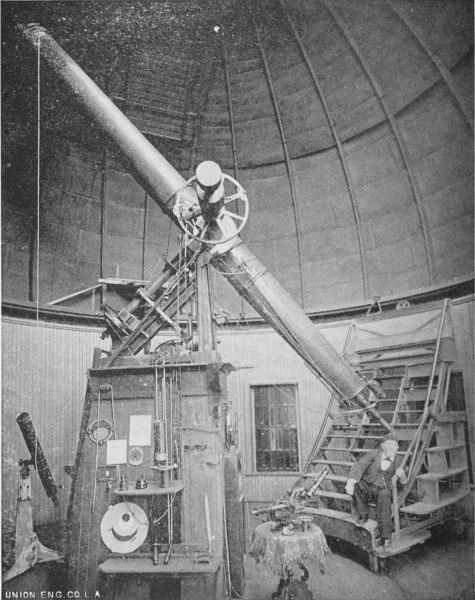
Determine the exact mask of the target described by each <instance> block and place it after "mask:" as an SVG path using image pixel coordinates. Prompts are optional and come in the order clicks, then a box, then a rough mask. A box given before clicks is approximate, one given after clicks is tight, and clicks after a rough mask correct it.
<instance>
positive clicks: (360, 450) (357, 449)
mask: <svg viewBox="0 0 475 600" xmlns="http://www.w3.org/2000/svg"><path fill="white" fill-rule="evenodd" d="M348 450H349V451H350V452H373V451H374V450H378V448H352V449H351V450H350V449H349V448H348ZM396 454H399V455H400V456H404V455H405V454H406V452H405V451H404V450H399V451H398V452H396Z"/></svg>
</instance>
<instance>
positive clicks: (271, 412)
mask: <svg viewBox="0 0 475 600" xmlns="http://www.w3.org/2000/svg"><path fill="white" fill-rule="evenodd" d="M296 392H297V386H295V385H291V384H288V385H259V386H254V387H253V388H252V394H253V398H254V421H255V428H256V431H255V436H256V465H257V470H258V471H298V470H299V464H298V436H297V408H296V397H297V393H296Z"/></svg>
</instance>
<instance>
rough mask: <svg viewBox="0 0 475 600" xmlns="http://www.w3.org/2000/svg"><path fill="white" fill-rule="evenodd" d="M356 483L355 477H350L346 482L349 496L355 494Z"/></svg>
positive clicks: (346, 490)
mask: <svg viewBox="0 0 475 600" xmlns="http://www.w3.org/2000/svg"><path fill="white" fill-rule="evenodd" d="M355 483H356V481H355V480H354V479H348V481H347V482H346V485H345V492H346V493H347V494H348V495H349V496H353V494H354V492H355Z"/></svg>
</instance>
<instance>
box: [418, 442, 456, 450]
mask: <svg viewBox="0 0 475 600" xmlns="http://www.w3.org/2000/svg"><path fill="white" fill-rule="evenodd" d="M464 447H465V442H455V443H454V444H451V445H449V446H429V448H426V452H442V451H445V450H455V448H464Z"/></svg>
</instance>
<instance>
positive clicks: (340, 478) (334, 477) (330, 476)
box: [299, 471, 348, 483]
mask: <svg viewBox="0 0 475 600" xmlns="http://www.w3.org/2000/svg"><path fill="white" fill-rule="evenodd" d="M319 475H320V473H314V472H310V471H309V472H308V473H300V475H299V477H309V478H311V479H316V478H317V477H318V476H319ZM326 480H328V481H339V482H341V483H346V482H347V481H348V477H345V475H334V474H333V473H328V475H326V477H325V481H326Z"/></svg>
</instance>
